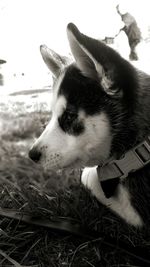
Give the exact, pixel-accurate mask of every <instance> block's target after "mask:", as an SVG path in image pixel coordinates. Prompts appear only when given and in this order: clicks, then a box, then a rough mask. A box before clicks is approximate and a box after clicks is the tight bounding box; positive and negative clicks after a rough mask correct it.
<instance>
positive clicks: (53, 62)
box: [40, 45, 69, 77]
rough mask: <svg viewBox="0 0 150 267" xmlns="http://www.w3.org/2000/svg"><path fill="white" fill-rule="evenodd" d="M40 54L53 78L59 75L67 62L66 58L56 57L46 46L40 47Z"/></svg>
mask: <svg viewBox="0 0 150 267" xmlns="http://www.w3.org/2000/svg"><path fill="white" fill-rule="evenodd" d="M40 52H41V55H42V57H43V60H44V62H45V64H46V65H47V67H48V68H49V70H50V71H51V72H52V73H53V75H54V76H55V77H57V76H58V75H59V73H60V72H61V70H62V69H63V68H64V66H65V65H67V64H68V62H69V60H68V59H67V57H62V56H60V55H58V54H57V53H56V52H54V51H53V50H52V49H49V48H48V47H47V46H46V45H41V46H40Z"/></svg>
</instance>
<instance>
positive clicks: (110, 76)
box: [67, 23, 123, 96]
mask: <svg viewBox="0 0 150 267" xmlns="http://www.w3.org/2000/svg"><path fill="white" fill-rule="evenodd" d="M67 34H68V39H69V44H70V48H71V51H72V54H73V56H74V58H75V61H76V64H77V66H78V68H79V69H80V70H81V72H82V73H83V75H85V76H87V77H90V78H93V79H96V80H97V81H98V82H100V84H101V85H102V87H103V89H104V91H105V92H106V93H107V94H110V95H116V93H117V95H119V96H120V95H122V93H119V92H120V88H119V87H118V85H119V84H118V80H117V79H118V77H117V76H119V75H118V74H117V72H118V71H119V72H120V69H119V68H120V66H119V65H120V62H122V61H123V59H122V58H121V56H120V55H119V54H118V53H117V52H115V51H114V50H113V49H112V48H110V47H108V46H107V45H105V44H104V43H103V42H102V41H99V40H96V39H93V38H90V37H88V36H86V35H84V34H82V33H81V32H80V31H79V30H78V28H77V27H76V26H75V25H74V24H73V23H69V24H68V26H67ZM118 63H119V64H118Z"/></svg>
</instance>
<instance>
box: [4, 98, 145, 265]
mask: <svg viewBox="0 0 150 267" xmlns="http://www.w3.org/2000/svg"><path fill="white" fill-rule="evenodd" d="M38 101H39V102H38ZM8 102H9V103H7V101H3V102H2V103H1V105H0V107H1V114H0V115H1V119H2V120H1V139H0V159H1V161H0V208H3V209H5V211H6V209H9V211H12V210H13V211H14V210H15V211H18V212H20V213H21V214H22V215H23V214H24V215H25V216H30V219H31V221H30V223H29V222H28V223H27V222H22V220H21V218H20V220H18V219H15V218H16V216H15V214H14V215H13V217H14V218H7V216H0V266H16V267H20V266H32V267H35V266H36V267H56V266H57V267H58V266H61V267H62V266H66V267H75V266H78V267H88V266H89V267H90V266H96V267H98V266H102V267H105V266H108V267H111V266H113V267H115V266H116V267H117V266H120V267H121V266H150V264H147V265H146V263H142V261H140V259H136V258H135V257H134V256H133V255H130V254H131V253H133V254H137V255H140V253H141V254H143V257H144V253H145V256H148V254H150V242H149V240H150V230H149V227H147V228H145V229H143V230H142V231H139V230H136V229H134V228H132V227H128V226H127V225H125V224H124V223H123V222H122V221H121V220H120V219H118V218H117V217H116V216H115V215H113V214H112V213H111V212H110V211H109V210H108V209H106V208H105V207H103V206H102V205H100V204H99V203H98V202H97V201H96V200H95V199H94V198H93V197H92V196H90V194H89V192H87V191H86V190H85V189H84V188H83V187H82V185H81V184H80V170H70V171H68V172H60V171H59V172H57V173H54V172H51V173H45V172H44V171H43V170H42V169H40V168H39V167H38V166H37V165H35V164H34V163H32V162H31V161H30V160H29V159H28V156H27V153H28V149H29V147H30V145H31V143H32V141H33V140H32V139H33V138H34V137H36V136H38V135H39V134H40V132H41V131H42V129H43V124H45V123H46V121H47V119H49V117H50V114H49V111H48V107H47V106H45V105H44V108H43V106H41V105H40V103H41V102H40V100H39V98H38V99H37V104H36V105H35V106H34V108H33V106H32V109H31V105H29V104H27V102H23V103H21V104H20V101H18V99H13V100H11V98H10V100H9V101H8ZM8 105H9V108H8ZM41 110H42V111H41ZM8 214H9V213H8ZM33 221H36V222H41V223H43V224H44V225H45V223H47V222H49V226H48V225H47V227H46V226H38V225H35V224H34V223H33ZM50 222H52V224H51V225H50ZM64 222H67V224H66V226H65V229H66V231H62V230H61V228H63V229H64ZM55 226H57V228H60V230H58V229H57V230H56V229H54V228H55ZM74 232H76V234H74ZM139 246H140V249H139V248H138V247H139ZM123 249H124V250H123ZM142 249H143V252H142ZM142 264H143V265H142Z"/></svg>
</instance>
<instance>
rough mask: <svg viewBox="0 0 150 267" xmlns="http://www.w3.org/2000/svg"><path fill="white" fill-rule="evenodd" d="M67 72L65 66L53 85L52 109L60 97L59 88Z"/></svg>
mask: <svg viewBox="0 0 150 267" xmlns="http://www.w3.org/2000/svg"><path fill="white" fill-rule="evenodd" d="M65 73H66V69H65V68H64V70H63V71H62V72H61V73H60V75H59V77H58V78H57V80H56V82H55V83H54V85H53V98H52V104H51V108H52V111H53V110H54V108H55V105H56V102H57V98H58V92H59V88H60V86H61V83H62V81H63V79H64V76H65Z"/></svg>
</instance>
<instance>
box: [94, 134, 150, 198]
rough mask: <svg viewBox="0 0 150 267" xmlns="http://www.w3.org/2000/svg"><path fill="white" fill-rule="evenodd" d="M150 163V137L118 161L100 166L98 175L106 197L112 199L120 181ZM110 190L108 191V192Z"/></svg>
mask: <svg viewBox="0 0 150 267" xmlns="http://www.w3.org/2000/svg"><path fill="white" fill-rule="evenodd" d="M149 163H150V136H148V137H147V138H146V139H145V140H144V141H143V142H142V143H140V144H138V145H137V146H136V147H134V148H133V149H131V150H129V151H128V152H126V153H125V154H124V155H122V157H121V158H120V159H118V160H115V159H113V158H111V159H110V160H109V161H108V162H106V163H105V164H104V165H103V166H98V168H97V174H98V177H99V180H100V182H101V186H102V188H103V191H104V193H105V195H106V197H108V198H109V197H111V196H112V194H113V193H114V191H115V189H116V186H117V184H118V183H119V181H120V180H123V179H125V178H126V177H128V175H129V173H131V172H135V171H137V170H139V169H142V168H143V167H144V166H146V165H147V164H149ZM107 189H108V190H107Z"/></svg>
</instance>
